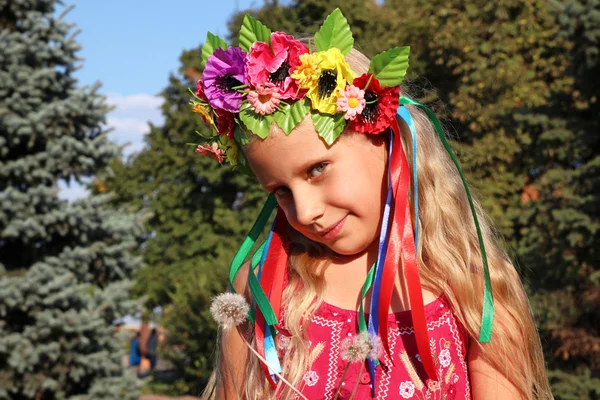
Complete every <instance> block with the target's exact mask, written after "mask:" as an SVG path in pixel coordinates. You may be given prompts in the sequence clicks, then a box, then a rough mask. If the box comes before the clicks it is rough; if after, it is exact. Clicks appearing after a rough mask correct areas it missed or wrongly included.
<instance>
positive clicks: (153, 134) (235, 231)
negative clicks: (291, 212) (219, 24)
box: [103, 49, 266, 395]
mask: <svg viewBox="0 0 600 400" xmlns="http://www.w3.org/2000/svg"><path fill="white" fill-rule="evenodd" d="M200 60H201V50H200V49H196V50H192V51H188V52H184V54H183V55H182V56H181V64H182V66H181V68H180V71H179V75H178V76H172V77H171V78H170V80H169V84H168V86H167V88H166V89H165V90H164V91H163V93H162V96H163V98H164V104H163V107H162V111H163V115H164V117H165V122H164V125H163V126H160V127H156V126H152V127H151V129H150V133H149V134H148V136H147V137H146V143H147V146H146V147H145V148H144V150H142V151H141V152H140V153H139V154H138V155H137V156H136V157H135V159H133V160H131V161H129V162H125V163H123V162H121V161H115V162H114V164H113V166H112V169H113V171H114V174H111V175H110V176H106V177H105V180H104V181H103V185H105V186H106V188H107V190H109V191H110V192H111V193H113V194H114V196H115V203H118V204H123V203H125V204H127V205H128V207H131V208H132V209H133V210H149V211H150V212H151V213H152V217H151V218H150V219H149V220H148V221H147V226H148V229H150V231H151V235H150V236H149V237H148V240H147V241H146V242H145V243H144V249H143V253H142V254H143V258H144V263H145V264H146V265H147V266H148V267H147V268H144V269H143V270H142V271H140V273H139V274H138V275H137V279H136V280H137V282H136V287H137V289H138V293H139V294H140V295H144V297H145V299H146V303H145V304H146V306H147V307H148V308H149V309H152V308H153V307H155V306H157V305H160V306H162V307H164V318H163V321H162V323H163V325H164V326H165V327H166V328H167V342H166V346H165V353H164V355H165V356H166V357H168V358H169V360H170V361H171V362H173V363H174V364H175V366H176V367H177V369H178V371H179V375H180V376H181V379H179V380H178V381H177V382H176V383H174V384H173V385H172V386H168V388H167V389H166V391H167V392H168V394H170V395H174V394H186V393H188V394H191V395H195V394H197V393H198V390H200V389H201V388H202V387H203V385H204V384H205V383H206V381H207V379H208V377H209V376H210V373H211V370H212V364H213V361H214V359H213V357H212V356H213V350H214V343H215V335H216V325H215V324H214V322H213V320H212V318H211V316H210V313H209V312H208V308H209V305H210V300H211V297H212V296H214V295H216V294H217V293H220V292H223V291H224V290H225V289H226V288H227V276H228V271H229V264H230V262H231V259H232V258H233V255H234V252H235V251H236V250H237V247H238V246H239V245H240V244H241V242H242V240H243V238H244V237H245V235H246V234H247V233H248V231H249V230H250V227H251V226H252V223H253V222H254V220H255V219H256V216H257V215H258V212H259V209H260V207H261V206H262V203H263V202H264V201H265V200H266V194H265V193H264V192H263V191H262V190H260V188H259V186H258V185H257V182H256V180H255V178H250V177H248V176H245V175H243V174H240V173H239V171H234V170H232V169H231V168H230V167H228V166H219V165H218V164H217V163H216V162H214V160H212V159H208V158H204V157H199V156H198V155H196V154H195V153H194V147H192V146H188V145H186V143H189V142H198V136H197V135H196V134H195V133H194V131H195V130H198V131H202V130H206V129H208V128H206V127H205V126H204V124H203V122H202V120H201V119H199V117H198V114H194V113H192V111H191V107H190V106H189V105H188V102H189V99H190V94H189V91H188V88H190V87H192V88H193V87H195V85H196V81H197V79H198V77H199V74H200V71H201V67H200ZM154 387H155V389H157V390H159V389H160V385H159V384H158V383H157V385H155V386H154Z"/></svg>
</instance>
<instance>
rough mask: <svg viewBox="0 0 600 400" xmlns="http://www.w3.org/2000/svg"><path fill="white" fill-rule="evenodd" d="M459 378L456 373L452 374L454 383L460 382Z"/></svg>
mask: <svg viewBox="0 0 600 400" xmlns="http://www.w3.org/2000/svg"><path fill="white" fill-rule="evenodd" d="M458 379H459V378H458V375H456V374H452V383H456V382H458Z"/></svg>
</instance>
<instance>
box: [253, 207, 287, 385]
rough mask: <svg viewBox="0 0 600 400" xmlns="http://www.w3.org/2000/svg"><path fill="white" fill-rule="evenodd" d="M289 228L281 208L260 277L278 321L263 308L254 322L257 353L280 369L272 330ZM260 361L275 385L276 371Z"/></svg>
mask: <svg viewBox="0 0 600 400" xmlns="http://www.w3.org/2000/svg"><path fill="white" fill-rule="evenodd" d="M286 229H287V220H286V217H285V214H284V213H283V210H281V209H279V210H278V212H277V217H276V218H275V223H274V225H273V229H272V231H271V232H272V233H271V234H270V235H269V236H270V241H269V251H268V254H267V256H266V259H265V265H264V267H263V269H262V273H261V277H260V287H261V288H262V291H263V292H264V293H268V294H269V295H268V301H269V303H270V305H271V307H272V311H273V314H274V316H275V323H273V324H272V323H269V322H267V321H266V320H265V317H264V315H263V313H262V310H261V309H260V308H259V309H258V310H257V312H256V320H255V322H254V332H255V337H256V350H257V352H258V354H260V356H261V357H263V358H265V359H267V360H268V362H269V363H270V364H271V365H274V366H276V367H277V368H278V369H279V370H280V369H281V366H280V365H279V358H278V357H277V350H276V349H275V345H274V341H273V337H272V334H273V332H272V330H271V329H272V328H271V326H270V325H275V324H276V323H277V320H278V319H279V317H280V314H281V297H282V293H283V281H284V278H285V272H286V270H287V263H288V254H287V249H286V248H285V245H286V244H287V243H286V244H284V240H285V239H284V238H285V230H286ZM252 275H254V274H252ZM272 363H274V364H272ZM260 364H261V367H262V369H263V372H264V373H265V375H266V377H267V380H268V381H269V384H270V385H271V387H273V388H274V389H275V388H276V387H277V384H276V382H275V379H274V377H273V371H271V370H270V369H269V367H268V366H267V365H266V364H265V363H263V362H262V361H261V362H260ZM276 372H281V371H276Z"/></svg>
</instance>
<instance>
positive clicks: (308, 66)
mask: <svg viewBox="0 0 600 400" xmlns="http://www.w3.org/2000/svg"><path fill="white" fill-rule="evenodd" d="M317 78H318V76H317V61H316V60H315V57H314V56H313V55H312V54H310V53H306V54H300V65H298V66H297V67H296V70H294V73H293V74H292V79H295V80H297V81H298V86H299V87H301V88H302V87H304V88H306V87H309V86H312V85H313V84H314V83H313V82H314V81H316V80H317Z"/></svg>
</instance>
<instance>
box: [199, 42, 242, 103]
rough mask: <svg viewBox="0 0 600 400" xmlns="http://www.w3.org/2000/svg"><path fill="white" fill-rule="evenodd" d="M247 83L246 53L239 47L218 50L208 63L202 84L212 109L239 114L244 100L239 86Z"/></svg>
mask: <svg viewBox="0 0 600 400" xmlns="http://www.w3.org/2000/svg"><path fill="white" fill-rule="evenodd" d="M247 82H248V78H247V74H246V53H244V51H243V50H242V49H240V48H239V47H230V48H228V49H227V50H223V49H216V50H215V52H214V53H213V54H212V55H211V56H210V57H209V58H208V61H206V66H205V67H204V72H203V74H202V83H203V84H204V93H205V94H206V98H207V100H208V104H210V106H211V107H212V108H216V109H222V110H226V111H229V112H232V113H237V112H239V111H240V107H241V105H242V100H243V98H244V94H243V93H240V88H239V86H243V85H245V84H246V83H247Z"/></svg>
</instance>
